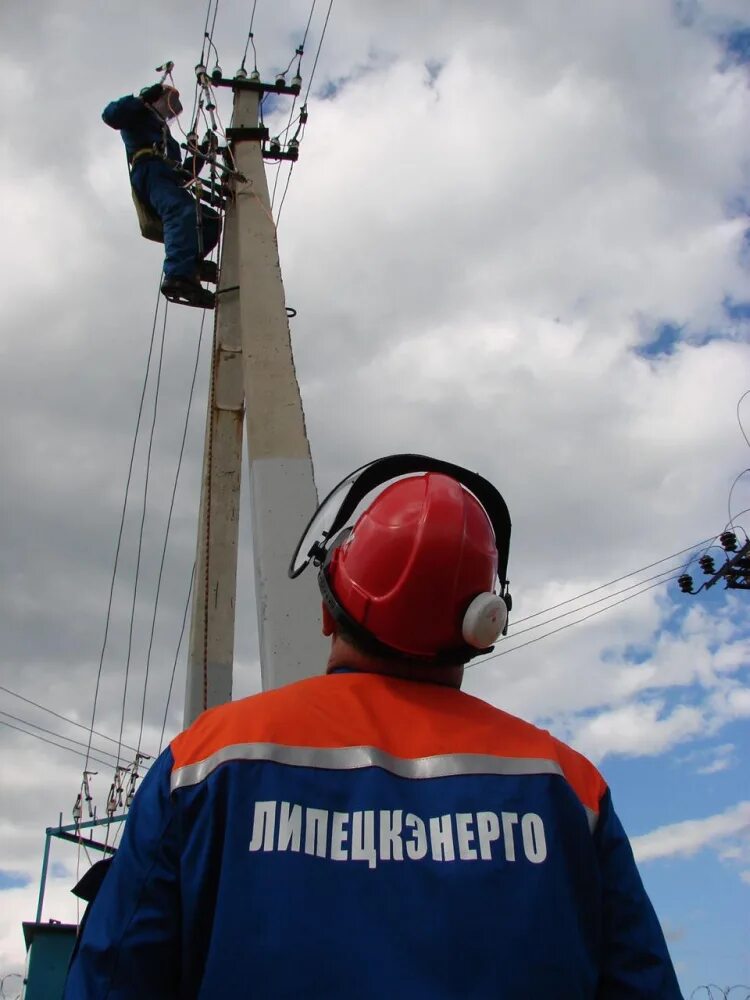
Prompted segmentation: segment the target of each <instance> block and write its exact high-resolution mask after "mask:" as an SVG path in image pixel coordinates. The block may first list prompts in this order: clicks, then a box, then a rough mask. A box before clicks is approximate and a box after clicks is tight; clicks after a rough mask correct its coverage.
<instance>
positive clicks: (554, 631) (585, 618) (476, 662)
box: [467, 576, 677, 667]
mask: <svg viewBox="0 0 750 1000" xmlns="http://www.w3.org/2000/svg"><path fill="white" fill-rule="evenodd" d="M676 579H677V576H672V577H668V578H667V579H666V580H660V581H659V582H658V583H652V584H651V585H650V586H649V587H644V588H643V589H642V590H639V591H637V592H636V593H635V594H629V595H628V596H627V597H622V598H621V599H620V600H619V601H615V602H614V603H612V604H608V605H607V607H606V608H599V610H598V611H592V612H591V614H590V615H584V616H583V618H577V619H576V620H575V621H574V622H567V624H565V625H560V626H559V628H553V629H552V630H551V631H550V632H545V633H544V635H538V636H536V638H534V639H528V640H527V641H526V642H522V643H519V645H518V646H513V647H512V648H511V649H501V650H500V651H499V652H497V653H491V654H490V655H489V656H485V658H484V659H483V660H474V661H473V662H472V663H469V664H467V666H470V667H474V666H479V664H480V663H487V661H488V660H496V659H497V658H498V657H499V656H507V655H508V654H509V653H515V652H517V651H518V650H519V649H523V648H524V647H525V646H531V645H533V644H534V643H535V642H541V641H542V639H548V638H549V637H550V636H551V635H556V634H557V633H558V632H564V631H565V629H567V628H572V627H573V626H574V625H580V624H581V622H585V621H588V620H589V618H595V617H596V615H601V614H604V612H605V611H609V610H611V609H612V608H615V607H617V605H618V604H624V603H625V602H626V601H632V600H633V598H634V597H640V595H641V594H645V593H646V592H647V591H649V590H653V589H654V587H661V586H663V584H665V583H669V581H670V580H676ZM573 613H574V612H571V614H573Z"/></svg>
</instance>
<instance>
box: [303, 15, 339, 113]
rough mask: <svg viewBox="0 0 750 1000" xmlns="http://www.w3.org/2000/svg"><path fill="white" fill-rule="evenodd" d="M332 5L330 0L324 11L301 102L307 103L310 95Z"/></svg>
mask: <svg viewBox="0 0 750 1000" xmlns="http://www.w3.org/2000/svg"><path fill="white" fill-rule="evenodd" d="M332 7H333V0H330V3H329V4H328V11H327V12H326V19H325V21H324V23H323V31H322V32H321V34H320V41H319V42H318V51H317V52H316V53H315V61H314V62H313V68H312V72H311V73H310V79H309V81H308V84H307V90H306V91H305V99H304V101H303V102H302V103H303V104H307V98H308V97H309V95H310V88H311V87H312V82H313V79H314V77H315V70H316V68H317V65H318V58H319V57H320V50H321V49H322V48H323V39H324V38H325V36H326V29H327V28H328V19H329V18H330V16H331V8H332Z"/></svg>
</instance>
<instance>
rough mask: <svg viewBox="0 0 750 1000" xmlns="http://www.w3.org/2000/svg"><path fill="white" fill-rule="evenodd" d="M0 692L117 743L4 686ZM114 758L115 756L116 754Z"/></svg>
mask: <svg viewBox="0 0 750 1000" xmlns="http://www.w3.org/2000/svg"><path fill="white" fill-rule="evenodd" d="M0 691H4V692H5V694H9V695H11V696H12V697H13V698H18V699H19V700H20V701H25V702H26V703H27V704H28V705H33V707H34V708H38V709H39V710H40V711H42V712H48V713H49V714H50V715H54V716H55V718H56V719H61V720H62V721H63V722H67V723H68V725H70V726H77V727H78V729H83V730H84V732H87V733H88V732H93V735H94V736H99V737H100V738H101V739H103V740H107V741H108V742H109V743H117V740H116V739H114V737H112V736H107V735H106V734H105V733H100V732H99V731H98V730H97V729H94V730H91V729H90V727H89V726H84V724H83V723H82V722H76V721H75V719H70V718H68V716H67V715H61V714H60V713H59V712H55V711H54V710H53V709H51V708H47V707H46V705H41V704H40V703H39V702H38V701H32V700H31V698H26V697H25V696H24V695H22V694H18V692H17V691H11V689H10V688H7V687H4V686H3V685H2V684H0ZM122 745H123V747H124V748H125V749H126V750H132V751H133V753H136V752H137V751H136V748H135V747H131V746H129V745H128V744H127V743H123V744H122ZM102 752H108V751H102ZM112 756H114V754H113V755H112ZM149 756H150V755H149Z"/></svg>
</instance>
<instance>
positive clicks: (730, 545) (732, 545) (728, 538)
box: [719, 531, 737, 552]
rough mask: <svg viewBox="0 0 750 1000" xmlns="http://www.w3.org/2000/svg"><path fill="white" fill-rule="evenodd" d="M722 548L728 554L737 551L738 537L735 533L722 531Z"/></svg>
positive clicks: (720, 539) (720, 537) (720, 538)
mask: <svg viewBox="0 0 750 1000" xmlns="http://www.w3.org/2000/svg"><path fill="white" fill-rule="evenodd" d="M719 541H720V542H721V545H722V548H723V549H725V551H727V552H736V551H737V536H736V535H735V533H734V532H733V531H722V533H721V534H720V535H719Z"/></svg>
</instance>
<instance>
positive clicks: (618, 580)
mask: <svg viewBox="0 0 750 1000" xmlns="http://www.w3.org/2000/svg"><path fill="white" fill-rule="evenodd" d="M717 537H718V536H717V535H710V536H709V537H708V538H703V539H701V540H700V541H699V542H693V544H692V545H688V546H686V548H684V549H679V551H677V552H672V553H671V554H670V555H668V556H664V557H663V558H662V559H657V560H656V561H655V562H652V563H648V564H647V565H646V566H640V567H639V568H638V569H634V570H631V572H630V573H623V575H622V576H617V577H615V578H614V580H608V581H607V583H600V584H599V585H598V586H597V587H592V588H591V590H584V591H583V593H582V594H576V596H575V597H568V598H566V600H564V601H558V603H557V604H553V605H551V606H550V607H549V608H543V609H542V610H541V611H535V612H534V613H533V614H531V615H526V616H525V618H519V619H518V620H517V621H516V622H514V625H515V626H518V625H520V624H522V622H527V621H530V620H531V619H532V618H537V617H538V616H539V615H546V614H547V613H548V612H550V611H557V609H558V608H562V607H564V606H565V605H566V604H571V603H572V602H573V601H580V600H581V598H582V597H589V596H590V595H591V594H595V593H596V592H597V591H598V590H604V589H606V588H607V587H613V586H614V585H615V584H616V583H621V582H622V581H623V580H627V579H628V578H629V577H631V576H637V575H638V574H639V573H645V572H646V570H648V569H653V568H654V566H660V565H661V564H662V563H664V562H668V561H669V560H670V559H676V558H677V556H681V555H684V554H685V553H686V552H692V551H694V550H695V549H697V548H699V547H700V546H701V545H705V544H706V542H709V543H711V542H713V541H714V539H715V538H717ZM574 610H576V609H574ZM571 613H572V612H571Z"/></svg>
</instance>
